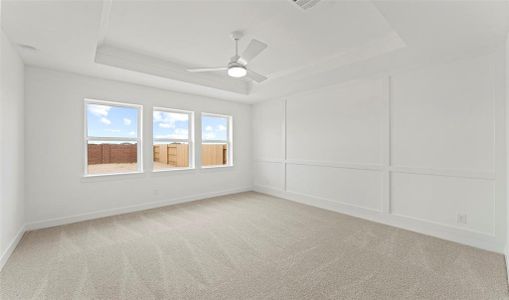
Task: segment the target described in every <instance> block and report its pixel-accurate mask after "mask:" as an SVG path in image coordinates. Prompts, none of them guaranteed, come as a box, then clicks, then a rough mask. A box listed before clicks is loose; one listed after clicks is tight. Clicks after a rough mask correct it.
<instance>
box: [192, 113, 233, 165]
mask: <svg viewBox="0 0 509 300" xmlns="http://www.w3.org/2000/svg"><path fill="white" fill-rule="evenodd" d="M207 116H208V117H220V118H226V120H227V122H226V140H207V139H204V138H203V117H207ZM200 123H201V126H202V128H201V132H202V137H201V144H202V145H203V144H226V147H227V153H228V158H227V164H226V165H213V166H203V165H202V164H200V167H201V168H202V169H214V168H228V167H233V163H234V162H233V116H231V115H223V114H216V113H208V112H202V113H201V122H200ZM200 146H201V145H200ZM200 153H201V151H200ZM200 159H201V158H200Z"/></svg>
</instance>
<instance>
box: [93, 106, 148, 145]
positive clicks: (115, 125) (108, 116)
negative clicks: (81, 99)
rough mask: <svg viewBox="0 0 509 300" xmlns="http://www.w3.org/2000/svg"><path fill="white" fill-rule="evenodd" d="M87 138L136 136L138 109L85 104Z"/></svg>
mask: <svg viewBox="0 0 509 300" xmlns="http://www.w3.org/2000/svg"><path fill="white" fill-rule="evenodd" d="M87 125H88V128H87V131H88V136H89V137H128V138H136V137H137V136H138V130H137V129H138V109H137V108H134V107H122V106H110V105H104V104H95V103H93V104H92V103H91V104H87Z"/></svg>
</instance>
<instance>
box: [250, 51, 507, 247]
mask: <svg viewBox="0 0 509 300" xmlns="http://www.w3.org/2000/svg"><path fill="white" fill-rule="evenodd" d="M503 52H504V51H503V49H500V50H497V51H495V52H494V53H491V54H488V55H485V56H482V57H475V58H469V59H464V60H460V61H453V62H449V63H445V64H440V65H432V66H427V67H422V68H419V69H414V70H410V71H406V72H404V73H398V74H388V75H387V76H382V77H378V78H365V79H359V80H356V81H355V82H349V83H344V84H339V85H335V86H329V87H326V88H321V89H319V90H314V91H309V92H306V93H302V94H298V95H292V96H289V97H287V98H286V99H281V100H274V101H268V102H264V103H260V104H257V105H255V106H254V108H253V124H254V127H253V128H254V135H253V138H254V147H255V149H254V156H255V174H254V185H255V188H256V189H257V190H258V191H261V192H268V193H272V194H275V195H279V196H282V197H285V198H288V199H291V200H295V201H300V202H304V203H308V204H311V205H316V206H319V207H323V208H327V209H332V210H336V211H340V212H345V213H348V214H352V215H356V216H359V217H363V218H367V219H371V220H375V221H378V222H383V223H387V224H392V225H395V226H399V227H404V228H408V229H411V230H415V231H419V232H422V233H426V234H431V235H435V236H438V237H441V238H445V239H450V240H454V241H457V242H461V243H466V244H470V245H473V246H477V247H481V248H485V249H489V250H494V251H498V252H503V250H504V246H505V240H506V223H505V222H506V200H505V124H504V109H505V103H504V101H505V99H504V97H505V90H504V89H505V82H504V80H505V79H504V78H505V77H504V72H505V70H504V62H505V54H504V53H503ZM258 124H259V125H258ZM458 214H465V215H466V216H467V223H466V224H462V223H459V222H458Z"/></svg>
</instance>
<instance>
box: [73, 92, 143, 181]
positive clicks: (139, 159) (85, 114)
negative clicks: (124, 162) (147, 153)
mask: <svg viewBox="0 0 509 300" xmlns="http://www.w3.org/2000/svg"><path fill="white" fill-rule="evenodd" d="M88 104H98V105H107V106H115V107H132V108H136V109H137V110H138V120H137V121H138V123H137V124H138V126H137V129H136V130H137V137H136V138H131V137H125V138H124V137H120V138H119V137H94V136H88V110H87V105H88ZM83 120H84V122H83V124H84V128H83V129H84V130H83V131H84V135H83V136H84V143H83V153H84V158H83V162H84V163H83V177H101V176H112V175H129V174H140V173H143V153H142V151H143V147H142V142H143V130H142V128H143V105H139V104H132V103H124V102H114V101H104V100H97V99H90V98H85V100H84V101H83ZM101 141H119V142H136V147H137V150H136V154H137V155H136V156H137V157H136V159H137V162H136V166H137V170H136V171H134V172H120V173H104V174H88V143H89V142H101Z"/></svg>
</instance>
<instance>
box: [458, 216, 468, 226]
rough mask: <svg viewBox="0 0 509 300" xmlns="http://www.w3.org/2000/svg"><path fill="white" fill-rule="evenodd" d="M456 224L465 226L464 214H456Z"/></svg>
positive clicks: (465, 218)
mask: <svg viewBox="0 0 509 300" xmlns="http://www.w3.org/2000/svg"><path fill="white" fill-rule="evenodd" d="M458 224H467V215H466V214H458Z"/></svg>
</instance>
